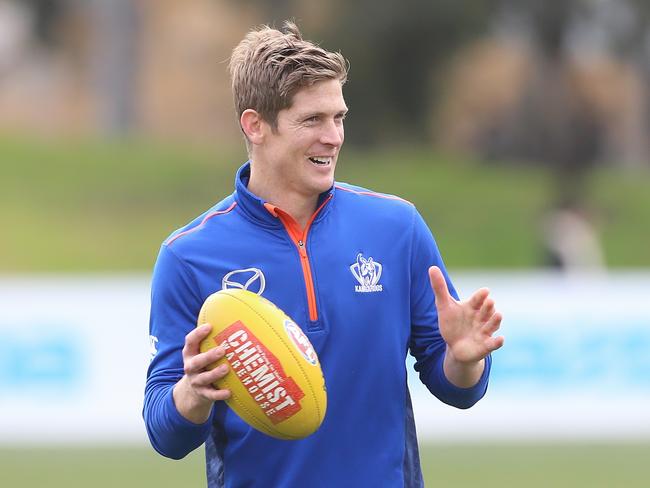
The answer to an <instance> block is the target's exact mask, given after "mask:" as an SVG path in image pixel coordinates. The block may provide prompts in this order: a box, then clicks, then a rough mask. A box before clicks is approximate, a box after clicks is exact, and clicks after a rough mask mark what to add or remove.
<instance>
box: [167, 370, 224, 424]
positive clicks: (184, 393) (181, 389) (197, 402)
mask: <svg viewBox="0 0 650 488" xmlns="http://www.w3.org/2000/svg"><path fill="white" fill-rule="evenodd" d="M172 398H173V400H174V405H175V406H176V410H178V413H180V414H181V415H182V416H183V417H184V418H186V419H187V420H189V421H190V422H192V423H195V424H203V423H205V422H206V421H207V420H208V418H210V412H211V411H212V405H213V403H214V402H213V401H212V400H209V399H207V398H204V397H202V396H200V395H197V394H196V392H195V391H194V389H193V388H192V387H191V385H190V384H189V381H188V377H187V376H183V377H182V378H181V379H180V380H179V381H178V383H176V385H175V386H174V389H173V390H172Z"/></svg>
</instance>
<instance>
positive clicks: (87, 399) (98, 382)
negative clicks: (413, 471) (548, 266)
mask: <svg viewBox="0 0 650 488" xmlns="http://www.w3.org/2000/svg"><path fill="white" fill-rule="evenodd" d="M454 278H455V280H454V281H455V284H456V287H457V288H458V290H459V292H460V293H461V294H462V295H465V296H467V295H469V294H470V293H471V292H472V291H473V290H474V289H476V288H478V287H480V286H489V287H490V289H491V290H492V293H493V296H494V297H495V299H496V301H497V308H498V309H499V310H500V311H502V312H503V314H504V316H505V318H504V322H503V325H502V333H503V334H504V335H505V336H506V344H505V346H504V348H503V349H502V350H500V351H498V352H497V353H495V355H494V364H493V372H492V377H491V383H490V388H489V390H488V394H487V396H486V398H484V399H483V400H482V401H481V402H480V403H479V404H477V405H476V406H475V407H473V408H472V409H470V410H466V411H460V410H456V409H453V408H451V407H448V406H446V405H443V404H441V403H440V402H438V401H437V400H436V399H435V398H433V397H432V396H431V395H430V394H429V393H428V392H427V391H426V389H425V388H424V387H422V385H421V384H420V383H419V381H418V380H417V377H416V375H415V374H414V373H413V371H412V370H411V372H410V378H409V382H410V384H411V390H412V395H413V401H414V404H415V414H416V421H417V424H418V432H419V434H420V437H421V438H422V439H426V440H440V441H453V440H458V441H467V440H475V441H481V440H502V439H525V440H544V439H548V440H558V439H559V440H562V439H566V440H580V439H582V440H585V439H587V440H593V439H601V440H611V439H643V440H648V439H650V408H649V407H648V405H650V272H638V273H615V274H609V275H600V276H582V277H562V276H557V275H551V274H545V273H530V272H528V273H510V274H505V273H485V274H480V273H454ZM148 309H149V278H148V276H133V275H106V276H96V277H89V276H83V277H72V276H45V277H37V276H29V277H26V276H4V277H0V444H34V443H57V444H58V443H66V442H69V443H78V442H88V443H93V444H96V443H103V442H111V443H113V442H114V443H123V442H135V443H140V442H146V436H145V433H144V426H143V423H142V420H141V414H140V412H141V407H142V395H143V387H144V379H145V370H146V367H147V364H148V357H149V350H148V349H149V343H148V332H147V323H148V313H149V311H148ZM387 401H388V399H387Z"/></svg>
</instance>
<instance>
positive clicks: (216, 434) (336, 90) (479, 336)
mask: <svg viewBox="0 0 650 488" xmlns="http://www.w3.org/2000/svg"><path fill="white" fill-rule="evenodd" d="M230 69H231V75H232V84H233V92H234V97H235V105H236V108H237V111H238V115H239V117H240V119H239V120H240V124H241V129H242V131H243V133H244V136H245V139H246V144H247V148H248V152H249V157H250V161H249V162H248V163H246V164H244V166H242V167H241V168H240V170H239V171H238V173H237V176H236V179H235V192H234V193H233V194H232V195H231V196H229V197H228V198H226V199H225V200H223V201H222V202H220V203H218V204H217V205H216V206H214V207H213V208H212V209H210V210H209V211H208V212H206V213H205V214H203V215H202V216H200V217H199V218H197V219H196V220H194V221H193V222H191V223H190V224H189V225H187V226H185V227H184V228H182V229H180V230H178V231H177V232H175V233H174V234H172V235H171V236H170V237H169V238H168V239H167V240H166V241H165V243H164V244H163V246H162V248H161V251H160V255H159V257H158V261H157V263H156V267H155V270H154V276H153V285H152V309H151V324H150V329H151V335H152V343H153V344H155V346H156V348H157V351H156V352H155V355H154V357H153V359H152V362H151V366H150V368H149V372H148V379H147V386H146V393H145V405H144V418H145V422H146V425H147V431H148V433H149V437H150V439H151V442H152V444H153V446H154V447H155V449H156V450H158V451H159V452H160V453H162V454H163V455H165V456H168V457H172V458H181V457H183V456H185V455H186V454H187V453H189V452H190V451H192V450H193V449H195V448H196V447H198V446H199V445H201V444H203V443H204V442H205V443H206V457H207V471H208V484H209V486H211V487H220V486H232V487H239V486H260V487H302V486H322V487H346V486H350V487H360V486H363V487H366V486H367V487H393V486H395V487H396V486H408V487H416V486H422V475H421V471H420V466H419V459H418V452H417V439H416V434H415V426H414V422H413V413H412V409H411V402H410V397H409V393H408V389H407V384H406V368H405V355H406V353H407V351H408V350H410V352H411V354H413V355H414V356H415V358H416V360H417V362H416V369H417V370H418V371H419V373H420V377H421V379H422V381H423V382H424V383H425V384H426V385H427V387H428V388H429V389H430V390H431V391H432V393H433V394H434V395H436V396H437V397H438V398H439V399H440V400H442V401H443V402H446V403H449V404H451V405H454V406H456V407H460V408H468V407H470V406H471V405H473V404H474V403H475V402H476V401H478V400H479V399H480V398H481V397H482V396H483V395H484V393H485V390H486V388H487V380H488V375H489V369H490V356H489V354H490V352H491V351H493V350H495V349H497V348H499V347H500V346H501V345H502V343H503V338H501V337H492V335H493V333H494V332H495V331H496V330H497V329H498V328H499V324H500V322H501V316H500V314H498V313H496V312H495V310H494V302H493V301H492V300H491V299H490V298H488V291H487V290H486V289H481V290H479V291H477V292H476V293H475V294H474V295H473V296H472V297H471V298H470V299H469V300H468V301H465V302H459V301H457V300H456V292H455V291H454V289H453V287H452V286H451V284H450V282H449V279H448V277H447V275H446V272H445V271H444V266H443V263H442V259H441V257H440V254H439V252H438V249H437V247H436V244H435V242H434V240H433V237H432V235H431V233H430V232H429V230H428V228H427V226H426V224H425V223H424V221H423V220H422V218H421V217H420V215H419V214H418V212H417V211H416V209H415V208H414V206H413V205H412V204H410V203H408V202H406V201H404V200H402V199H400V198H397V197H394V196H390V195H383V194H378V193H374V192H371V191H369V190H366V189H362V188H359V187H355V186H351V185H347V184H343V183H338V182H337V183H335V182H334V169H335V167H336V164H337V159H338V154H339V151H340V149H341V146H342V144H343V139H344V131H343V121H344V119H345V115H346V113H347V110H348V108H347V106H346V104H345V101H344V99H343V95H342V86H343V84H344V82H345V80H346V76H347V65H346V62H345V60H344V59H343V57H342V56H341V55H340V54H338V53H331V52H327V51H325V50H323V49H321V48H320V47H318V46H316V45H314V44H312V43H311V42H308V41H305V40H303V39H302V38H301V35H300V32H299V31H298V29H297V27H296V26H295V25H293V24H291V23H285V26H284V30H283V32H280V31H277V30H274V29H271V28H268V27H264V28H262V29H260V30H257V31H252V32H250V33H249V34H248V35H247V36H246V37H245V39H244V40H243V41H242V42H241V43H240V44H239V45H238V46H237V47H236V48H235V50H234V51H233V55H232V58H231V62H230ZM233 283H234V285H233ZM230 286H236V287H246V288H247V289H249V290H251V291H253V292H256V293H259V294H263V296H264V297H266V298H268V299H269V300H271V301H272V302H274V303H275V304H276V305H278V306H279V307H280V308H281V309H283V310H284V311H285V312H286V313H287V314H288V315H289V316H290V317H291V318H292V319H293V320H294V321H295V322H296V323H298V324H300V326H301V327H302V329H303V330H304V332H305V333H306V334H307V335H308V337H309V339H310V341H311V342H312V344H313V345H314V347H315V349H316V351H317V353H318V355H319V359H320V362H321V366H322V368H323V374H324V376H325V382H326V385H327V391H328V410H327V414H326V416H325V419H324V421H323V424H322V426H321V427H320V429H319V430H318V431H317V432H316V433H314V434H313V435H311V436H309V437H307V438H306V439H303V440H298V441H281V440H277V439H273V438H271V437H268V436H266V435H265V434H262V433H260V432H257V431H255V430H253V429H252V428H250V427H249V426H248V425H246V424H245V423H244V422H243V421H242V420H241V419H239V418H238V417H237V416H236V415H235V414H234V413H233V412H232V410H230V409H229V408H228V407H227V405H226V404H225V402H224V401H223V400H225V399H227V398H228V396H229V394H230V392H229V391H226V390H218V389H216V388H215V387H214V386H212V384H213V383H214V382H215V381H216V380H218V379H220V378H222V377H224V376H225V375H227V374H229V373H228V370H227V367H220V368H216V369H214V370H211V371H208V370H206V366H208V365H209V364H211V363H213V362H214V361H216V360H218V359H219V358H221V357H222V356H223V354H224V351H223V350H222V349H221V348H215V349H213V350H211V351H209V352H206V353H199V346H198V345H199V342H200V341H201V340H202V339H203V338H204V337H206V335H207V334H208V332H209V330H210V326H209V325H205V326H202V327H199V328H196V329H195V323H196V319H197V315H198V312H199V309H200V308H201V305H202V304H203V301H204V300H205V299H206V298H207V297H208V296H209V295H210V294H212V293H213V292H215V291H217V290H219V289H221V288H223V287H230ZM432 287H433V290H434V291H435V302H434V293H433V292H432Z"/></svg>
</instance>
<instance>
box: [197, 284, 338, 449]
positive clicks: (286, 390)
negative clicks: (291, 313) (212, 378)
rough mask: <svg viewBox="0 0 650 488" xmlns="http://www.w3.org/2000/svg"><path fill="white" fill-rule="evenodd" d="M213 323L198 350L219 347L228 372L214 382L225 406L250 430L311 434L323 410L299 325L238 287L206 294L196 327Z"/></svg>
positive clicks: (313, 358)
mask: <svg viewBox="0 0 650 488" xmlns="http://www.w3.org/2000/svg"><path fill="white" fill-rule="evenodd" d="M206 323H208V324H210V325H212V331H211V332H210V335H209V336H208V337H206V338H205V339H204V340H203V341H202V342H201V352H205V351H208V350H210V349H212V348H214V347H217V346H222V347H224V349H225V350H226V355H225V357H224V358H222V359H221V360H219V361H217V362H216V363H214V364H213V365H211V366H210V368H214V367H216V366H218V365H220V364H222V363H223V362H226V363H227V364H228V367H229V369H230V371H229V372H228V374H227V375H226V376H225V377H224V378H223V379H221V380H220V381H218V382H217V383H215V386H216V387H217V388H219V389H228V390H230V391H231V393H232V394H231V396H230V398H229V399H228V400H226V403H227V404H228V406H229V407H230V408H232V409H233V410H234V411H235V413H236V414H237V415H239V417H241V418H242V419H243V420H244V421H245V422H247V423H248V424H249V425H250V426H251V427H254V428H255V429H257V430H259V431H261V432H264V433H265V434H268V435H270V436H272V437H276V438H278V439H302V438H304V437H307V436H308V435H310V434H312V433H313V432H315V431H316V430H317V429H318V428H319V427H320V425H321V423H322V422H323V418H324V417H325V410H326V409H327V392H326V390H325V379H324V378H323V372H322V370H321V367H320V363H319V361H318V356H317V355H316V351H315V350H314V348H313V347H312V345H311V343H310V342H309V339H308V338H307V336H306V335H305V334H304V333H303V332H302V330H301V329H300V327H299V326H298V325H297V324H296V323H295V322H294V321H293V320H291V319H290V318H289V317H288V316H287V315H286V314H285V313H284V312H283V311H282V310H280V309H279V308H278V307H276V306H275V305H274V304H273V303H271V302H270V301H269V300H267V299H265V298H263V297H261V296H258V295H256V294H255V293H251V292H249V291H246V290H241V289H228V290H221V291H218V292H216V293H213V294H212V295H210V296H209V297H208V298H207V299H206V301H205V303H204V304H203V307H201V311H200V312H199V317H198V320H197V326H201V325H203V324H206Z"/></svg>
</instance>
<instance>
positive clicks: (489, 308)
mask: <svg viewBox="0 0 650 488" xmlns="http://www.w3.org/2000/svg"><path fill="white" fill-rule="evenodd" d="M492 315H494V300H492V299H491V298H486V299H485V300H484V301H483V304H482V305H481V308H480V310H479V311H478V315H477V318H478V320H479V322H485V321H487V320H488V319H489V318H490V317H492Z"/></svg>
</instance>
